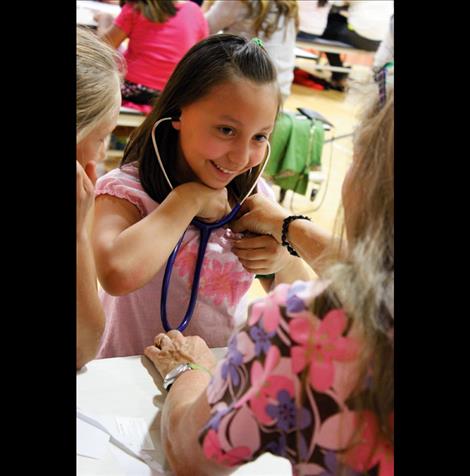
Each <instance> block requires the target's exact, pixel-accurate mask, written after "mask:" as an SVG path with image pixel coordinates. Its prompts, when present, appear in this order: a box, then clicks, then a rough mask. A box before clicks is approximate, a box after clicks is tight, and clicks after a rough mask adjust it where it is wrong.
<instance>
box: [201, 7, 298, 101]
mask: <svg viewBox="0 0 470 476" xmlns="http://www.w3.org/2000/svg"><path fill="white" fill-rule="evenodd" d="M202 8H203V10H205V16H206V19H207V22H208V23H209V31H210V33H211V34H215V33H217V32H219V31H223V32H224V33H232V34H234V35H240V36H243V37H244V38H247V39H250V38H253V37H254V36H257V37H259V38H260V39H261V40H262V41H263V43H264V47H265V48H266V51H267V52H268V53H269V55H270V56H271V59H272V60H273V62H274V65H275V66H276V70H277V77H278V83H279V86H280V88H281V94H282V98H283V100H285V99H287V97H289V95H290V88H291V85H292V81H293V79H294V66H295V53H294V48H295V36H296V34H297V28H298V6H297V2H296V1H292V0H269V1H260V0H233V1H230V2H226V1H222V0H217V1H209V0H205V1H204V3H203V5H202Z"/></svg>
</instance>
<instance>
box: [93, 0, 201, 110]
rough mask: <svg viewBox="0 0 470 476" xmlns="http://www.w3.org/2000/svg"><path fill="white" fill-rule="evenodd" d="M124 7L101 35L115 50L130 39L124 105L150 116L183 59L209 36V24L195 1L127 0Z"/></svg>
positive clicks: (125, 56) (127, 51)
mask: <svg viewBox="0 0 470 476" xmlns="http://www.w3.org/2000/svg"><path fill="white" fill-rule="evenodd" d="M121 5H122V10H121V13H120V14H119V15H118V17H117V18H116V19H115V20H114V22H113V24H112V25H111V26H109V27H108V28H107V29H105V30H104V31H103V33H101V36H102V37H103V38H104V39H105V40H106V41H108V42H109V43H110V44H111V45H112V46H114V48H118V47H119V45H120V44H121V43H122V42H123V41H124V40H125V39H126V38H128V39H129V43H128V48H127V50H126V51H125V53H124V58H125V59H126V62H127V74H126V77H125V81H124V84H123V86H122V88H121V92H122V98H123V106H128V107H132V108H134V109H139V110H141V111H142V112H144V113H148V112H150V110H151V106H152V105H153V103H154V101H155V99H156V98H157V97H158V96H159V94H160V92H161V91H162V90H163V88H164V87H165V84H166V83H167V81H168V78H169V77H170V75H171V73H172V72H173V70H174V69H175V67H176V65H177V64H178V62H179V60H180V59H181V58H182V57H183V56H184V54H185V53H186V52H187V51H188V50H189V49H190V48H191V46H193V45H194V44H195V43H197V42H198V41H200V40H201V39H203V38H205V37H206V36H207V35H208V28H207V22H206V20H205V19H204V15H203V14H202V11H201V9H200V7H199V6H198V5H197V4H195V3H194V2H177V1H175V0H147V1H144V0H126V1H124V2H121ZM102 21H105V19H104V18H103V19H102ZM98 23H99V18H98Z"/></svg>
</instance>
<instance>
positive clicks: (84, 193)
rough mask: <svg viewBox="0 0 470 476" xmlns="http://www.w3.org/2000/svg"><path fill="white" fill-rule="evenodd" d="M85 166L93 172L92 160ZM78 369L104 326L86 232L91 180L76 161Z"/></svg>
mask: <svg viewBox="0 0 470 476" xmlns="http://www.w3.org/2000/svg"><path fill="white" fill-rule="evenodd" d="M87 167H88V169H89V171H90V175H91V176H94V175H95V172H94V163H92V162H89V163H88V164H87ZM76 179H77V319H76V326H77V364H76V365H77V369H80V368H82V367H83V366H84V365H85V364H86V363H87V362H89V361H90V360H93V359H94V358H95V355H96V352H97V350H98V345H99V341H100V338H101V335H102V333H103V330H104V322H105V318H104V313H103V309H102V307H101V302H100V300H99V298H98V293H97V289H96V288H97V286H96V269H95V263H94V259H93V250H92V247H91V242H90V239H89V235H88V227H87V224H88V223H89V218H90V217H91V215H90V211H91V209H92V206H93V200H94V196H93V184H92V181H91V180H90V179H89V177H88V176H87V175H86V173H85V171H84V170H83V168H82V166H81V165H80V164H79V163H78V161H77V177H76Z"/></svg>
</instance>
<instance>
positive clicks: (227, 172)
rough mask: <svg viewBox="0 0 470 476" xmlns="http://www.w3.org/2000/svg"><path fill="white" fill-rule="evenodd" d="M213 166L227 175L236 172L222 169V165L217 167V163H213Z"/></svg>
mask: <svg viewBox="0 0 470 476" xmlns="http://www.w3.org/2000/svg"><path fill="white" fill-rule="evenodd" d="M213 164H214V165H215V166H216V167H217V168H218V169H219V170H221V171H222V172H224V173H226V174H233V173H234V172H235V171H234V170H227V169H224V168H223V167H221V166H220V165H217V164H216V163H215V162H213Z"/></svg>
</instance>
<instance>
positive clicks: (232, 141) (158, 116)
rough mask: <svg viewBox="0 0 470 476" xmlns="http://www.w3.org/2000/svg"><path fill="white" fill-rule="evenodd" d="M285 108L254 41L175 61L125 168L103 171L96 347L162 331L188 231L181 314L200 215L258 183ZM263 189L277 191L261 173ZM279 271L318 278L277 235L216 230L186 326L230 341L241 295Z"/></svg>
mask: <svg viewBox="0 0 470 476" xmlns="http://www.w3.org/2000/svg"><path fill="white" fill-rule="evenodd" d="M279 107H280V94H279V87H278V84H277V81H276V70H275V67H274V66H273V64H272V62H271V60H270V58H269V55H268V54H267V52H266V51H265V50H264V49H263V48H262V47H261V46H259V45H258V44H257V43H256V42H252V41H247V40H246V39H243V38H241V37H239V36H235V35H215V36H213V37H209V38H207V39H205V40H203V41H201V42H199V43H197V44H196V45H195V46H194V47H193V48H191V49H190V51H189V52H188V53H187V54H186V55H185V56H184V57H183V59H182V60H181V61H180V63H179V64H178V65H177V67H176V69H175V71H174V73H173V75H172V76H171V77H170V79H169V81H168V83H167V85H166V87H165V89H164V90H163V92H162V94H161V96H160V97H159V99H158V101H157V103H156V105H155V108H154V109H153V111H152V112H151V113H150V115H148V116H147V118H146V119H145V121H144V122H143V124H142V125H141V126H140V127H139V128H138V129H137V130H136V133H135V134H134V135H133V136H132V138H131V141H130V143H129V144H128V146H127V148H126V150H125V152H124V158H123V163H122V164H121V167H120V169H117V170H113V171H111V172H109V173H108V174H106V175H104V176H103V177H101V178H100V179H99V180H98V182H97V186H96V195H97V198H96V206H95V222H94V227H93V245H94V251H95V259H96V267H97V272H98V278H99V280H100V283H101V285H102V288H103V291H102V292H101V299H102V302H103V306H104V310H105V314H106V328H105V332H104V335H103V338H102V341H101V347H100V350H99V352H98V358H105V357H118V356H125V355H136V354H141V353H142V352H143V349H144V348H145V347H146V346H148V345H150V344H152V342H153V338H154V336H155V335H156V334H157V333H159V332H161V331H162V330H163V326H162V322H161V315H160V301H161V292H162V279H163V274H164V271H165V266H166V262H167V260H168V257H169V255H170V254H171V252H172V251H173V249H174V247H175V246H176V244H177V242H178V241H179V239H180V238H181V236H183V234H184V239H183V241H182V244H181V247H180V250H179V252H178V255H177V258H176V261H175V264H174V267H173V273H172V278H171V282H170V286H169V293H168V300H167V312H168V321H169V323H170V326H171V327H172V328H176V327H177V326H178V325H179V323H180V322H181V321H182V319H183V316H184V315H185V312H186V309H187V306H188V301H189V295H190V294H191V287H192V282H193V274H194V267H195V261H196V254H197V250H198V248H199V232H198V230H197V229H196V228H195V227H194V226H193V225H191V221H192V220H193V218H195V217H198V219H199V220H203V221H206V222H209V223H211V222H215V221H218V220H220V219H221V218H222V217H224V216H226V215H227V214H228V213H229V211H230V210H231V209H232V208H233V206H234V205H235V204H236V203H237V202H239V201H240V200H242V199H243V197H244V196H245V195H246V194H247V193H248V192H249V190H250V188H251V186H252V185H253V184H254V181H255V179H256V177H257V176H258V175H259V173H260V170H261V167H262V166H263V165H264V163H265V161H266V159H267V157H268V143H267V142H268V138H269V136H270V134H271V132H272V129H273V127H274V123H275V120H276V116H277V112H278V110H279ZM157 122H158V124H157ZM154 141H155V143H154ZM157 154H158V155H157ZM160 161H161V162H160ZM167 179H168V180H167ZM169 182H170V183H171V185H170V183H169ZM258 191H259V192H261V193H263V191H264V194H269V189H267V187H266V184H263V182H260V183H259V184H258ZM271 197H272V194H271ZM272 198H273V197H272ZM273 273H275V278H274V284H276V283H277V281H278V280H279V281H284V282H285V281H289V280H290V279H293V277H294V276H296V275H298V273H300V274H301V276H303V277H305V278H308V277H309V274H308V271H307V268H306V266H305V265H304V264H303V262H302V261H301V260H300V259H299V258H296V257H294V256H291V255H290V254H289V253H288V252H287V250H286V249H285V248H283V247H281V246H280V245H278V243H277V242H276V241H275V240H274V238H273V237H271V236H269V235H259V236H250V237H241V236H239V235H235V234H234V233H232V231H231V230H230V228H227V227H225V228H219V229H216V230H215V231H214V232H213V233H212V234H211V236H210V239H209V243H208V246H207V249H206V253H205V257H204V262H203V266H202V271H201V279H200V282H199V288H198V289H199V295H198V298H197V301H196V306H195V309H194V313H193V316H192V319H191V321H190V324H189V326H188V327H187V328H186V330H185V331H184V332H185V333H186V332H187V333H188V334H192V335H194V334H196V335H200V336H201V337H203V338H204V339H205V340H206V342H207V343H208V344H209V345H210V346H211V347H222V346H225V345H227V340H228V337H229V336H230V334H231V332H232V331H233V330H234V329H235V327H236V325H237V324H238V323H240V322H241V321H243V320H244V318H245V315H246V306H245V303H244V299H243V298H244V296H245V294H246V292H247V291H248V289H249V287H250V285H251V283H252V281H253V279H254V277H255V275H270V274H273ZM260 280H261V282H262V284H264V285H265V286H266V289H268V288H269V287H270V285H271V284H272V278H271V279H269V278H266V277H261V278H260Z"/></svg>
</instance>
